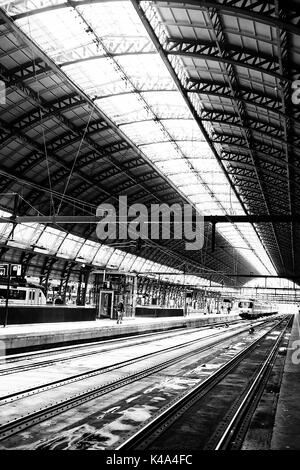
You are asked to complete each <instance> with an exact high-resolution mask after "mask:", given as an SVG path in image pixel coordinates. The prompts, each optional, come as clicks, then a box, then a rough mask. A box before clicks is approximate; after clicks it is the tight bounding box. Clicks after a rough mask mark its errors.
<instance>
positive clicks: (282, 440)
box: [271, 314, 300, 450]
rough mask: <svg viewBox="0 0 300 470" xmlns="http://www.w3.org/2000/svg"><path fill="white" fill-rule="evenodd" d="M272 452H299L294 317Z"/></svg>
mask: <svg viewBox="0 0 300 470" xmlns="http://www.w3.org/2000/svg"><path fill="white" fill-rule="evenodd" d="M271 449H272V450H300V318H299V314H296V315H295V318H294V322H293V327H292V330H291V336H290V340H289V346H288V351H287V356H286V361H285V365H284V372H283V377H282V383H281V388H280V393H279V399H278V404H277V410H276V416H275V424H274V429H273V435H272V441H271Z"/></svg>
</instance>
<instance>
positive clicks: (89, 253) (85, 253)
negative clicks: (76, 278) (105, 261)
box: [77, 240, 99, 263]
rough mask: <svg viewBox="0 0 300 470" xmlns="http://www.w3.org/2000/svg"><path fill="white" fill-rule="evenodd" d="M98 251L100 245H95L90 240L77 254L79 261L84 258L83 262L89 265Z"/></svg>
mask: <svg viewBox="0 0 300 470" xmlns="http://www.w3.org/2000/svg"><path fill="white" fill-rule="evenodd" d="M98 249H99V243H95V242H92V241H90V240H87V241H86V242H85V243H84V244H83V245H82V247H81V249H80V250H79V252H78V254H77V259H80V258H82V259H83V261H86V262H87V263H91V262H92V261H93V258H94V256H95V255H96V253H97V251H98Z"/></svg>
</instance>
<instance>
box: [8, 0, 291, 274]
mask: <svg viewBox="0 0 300 470" xmlns="http://www.w3.org/2000/svg"><path fill="white" fill-rule="evenodd" d="M299 20H300V11H299V2H294V1H284V2H281V1H279V0H274V1H269V2H265V1H264V2H263V1H259V0H258V1H256V2H253V1H251V0H248V1H247V0H245V1H241V0H236V1H233V0H230V1H229V0H217V1H204V0H203V1H201V0H199V1H192V0H190V1H189V2H186V3H184V4H183V3H180V2H177V3H176V2H172V1H171V2H170V1H169V2H165V1H154V2H144V1H143V2H137V1H135V0H133V1H120V2H118V1H97V0H94V1H93V0H90V1H86V0H78V1H76V0H75V1H74V0H72V1H67V2H66V1H63V0H43V1H42V0H32V1H26V2H24V1H19V0H15V1H11V2H8V1H7V2H6V1H2V2H1V11H0V63H1V68H0V79H1V80H2V82H4V84H5V88H6V99H5V102H3V103H2V104H1V105H0V106H1V117H0V129H1V136H0V155H1V160H0V175H1V179H0V192H1V207H2V209H3V211H5V213H7V214H11V213H16V210H17V212H18V214H19V215H36V214H43V215H53V214H56V215H58V214H59V215H82V214H92V213H95V210H96V208H97V206H98V205H99V204H100V203H102V202H111V203H116V201H117V200H118V197H119V195H127V196H128V203H129V204H132V203H134V202H142V203H144V204H145V205H146V206H147V207H149V206H150V204H153V203H163V202H165V203H169V204H172V203H175V202H178V203H180V204H183V203H187V202H188V203H189V204H191V205H192V206H193V208H194V210H195V211H199V212H201V213H202V214H204V216H211V215H213V216H226V217H227V219H228V222H226V223H219V224H217V229H216V240H215V249H214V251H212V250H211V241H212V240H211V238H212V236H213V234H212V232H213V231H212V225H211V223H209V222H206V224H205V244H204V248H203V249H202V250H200V251H199V252H196V253H195V252H192V251H190V252H189V251H186V250H185V249H184V242H183V241H181V240H172V239H171V240H162V241H159V242H157V243H153V242H150V241H149V242H148V243H146V244H145V246H144V247H143V248H142V251H141V253H140V254H139V256H141V257H143V258H145V259H149V260H151V261H152V262H155V263H158V264H159V265H163V266H167V267H170V268H171V269H177V268H178V269H182V267H183V266H184V269H185V270H187V271H188V272H196V273H198V274H199V275H201V276H202V277H206V278H207V277H209V278H210V279H213V280H214V281H216V282H221V281H224V282H225V283H229V282H230V279H231V278H230V274H234V273H240V274H250V273H251V274H253V276H254V275H256V274H260V275H262V274H265V275H276V273H278V274H279V275H280V276H286V277H290V278H292V277H295V276H298V275H299V274H300V271H299V250H298V244H299V228H298V224H297V215H298V216H299V214H298V205H299V200H298V199H299V197H298V192H297V188H298V184H299V181H300V180H299V168H298V167H299V163H298V161H299V155H298V154H299V137H300V128H299V125H300V117H299V111H300V108H299V105H298V104H297V102H296V103H295V102H293V99H292V96H293V91H294V90H293V86H294V85H295V81H296V80H297V79H298V77H299V73H300V70H299V64H300V59H299V57H300V56H299V54H300V38H299V34H300V28H299ZM298 180H299V181H298ZM14 194H19V195H20V198H19V200H18V204H17V209H16V204H15V197H14V196H13V195H14ZM259 215H260V216H261V215H263V216H266V220H268V222H258V223H255V222H253V216H259ZM235 216H244V217H245V219H244V220H245V221H244V223H237V222H233V220H234V217H235ZM248 216H251V217H252V219H250V218H249V219H247V217H248ZM281 216H282V217H283V219H282V221H281V219H280V217H281ZM272 217H274V220H273V219H272ZM276 217H277V219H276ZM278 217H279V218H278ZM284 217H285V219H284ZM287 217H288V218H289V219H287ZM254 220H255V219H254ZM24 227H25V229H26V228H27V230H28V231H27V235H26V236H27V237H28V234H29V233H30V229H32V227H30V226H29V225H28V224H27V225H26V224H25V225H24V224H23V233H24ZM19 229H20V230H19V233H21V232H22V230H21V229H22V227H19ZM1 230H2V232H1V233H3V235H2V238H1V243H2V244H3V246H11V242H10V241H9V240H10V234H11V231H12V230H10V227H9V224H8V225H7V227H6V228H5V225H4V224H3V227H2V228H1ZM55 230H57V231H59V232H60V233H63V232H64V231H69V232H70V235H67V238H66V243H65V245H66V246H67V247H71V245H72V244H71V239H72V237H73V238H74V237H75V239H74V240H75V241H74V240H73V242H74V244H76V243H77V242H78V240H79V238H78V239H76V237H80V243H81V245H84V244H86V245H88V244H92V243H99V240H97V237H96V234H95V227H94V226H90V225H88V226H86V225H82V224H76V223H70V224H66V225H64V226H63V227H58V226H48V227H44V226H41V225H37V226H36V227H35V228H34V231H33V234H32V240H33V239H35V238H36V236H37V235H38V234H39V237H38V238H37V240H40V241H41V239H42V241H43V245H45V244H47V242H46V241H47V240H48V242H49V243H48V245H47V247H46V248H47V249H48V250H49V253H48V254H53V252H55V254H57V252H58V253H59V249H60V248H58V251H57V250H56V248H55V246H56V245H55V244H54V245H53V246H50V245H51V243H50V240H51V239H52V238H53V237H52V238H51V236H50V232H51V231H52V232H53V231H55ZM25 232H26V230H25ZM16 234H17V230H16V228H15V230H14V236H16ZM26 236H25V235H24V240H25V238H26ZM29 238H30V237H29ZM54 238H55V237H54ZM29 241H31V239H30V240H29ZM40 241H38V243H40ZM69 241H70V243H69ZM22 243H23V242H22V240H21V242H20V241H19V245H20V246H19V248H22V246H25V245H26V243H27V245H26V248H27V249H30V248H31V249H32V250H33V251H34V250H36V249H38V247H37V246H36V241H33V242H32V243H29V244H28V241H26V242H25V241H24V245H22ZM53 243H54V242H53ZM78 243H79V242H78ZM62 246H64V245H62ZM78 246H79V245H78ZM101 246H102V245H101ZM43 247H44V246H43ZM44 248H45V247H44ZM99 249H100V245H99V246H98V250H99ZM101 249H102V250H103V251H105V249H106V250H108V248H101ZM113 249H115V250H120V251H121V252H122V253H124V256H123V255H121V256H123V257H124V259H125V257H126V256H127V255H126V253H129V255H131V256H136V253H135V251H134V248H133V247H132V246H131V245H130V244H128V246H126V244H123V246H119V247H115V248H113ZM55 250H56V251H55ZM75 251H76V250H75ZM75 251H72V250H71V248H70V250H69V254H68V255H66V254H64V256H66V257H67V258H70V259H73V258H72V256H73V255H74V253H75ZM78 254H79V251H76V257H77V258H78ZM117 254H118V251H117ZM116 258H118V257H117V256H116ZM74 259H75V258H74ZM118 259H119V258H118ZM102 263H103V264H105V259H104V258H103V260H102ZM120 263H121V262H120ZM120 263H119V266H120ZM117 264H118V263H117ZM243 282H244V281H243Z"/></svg>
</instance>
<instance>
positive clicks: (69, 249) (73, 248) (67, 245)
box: [57, 234, 83, 258]
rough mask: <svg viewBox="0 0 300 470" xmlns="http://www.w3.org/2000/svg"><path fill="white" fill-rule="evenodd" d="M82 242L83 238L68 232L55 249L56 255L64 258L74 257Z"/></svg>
mask: <svg viewBox="0 0 300 470" xmlns="http://www.w3.org/2000/svg"><path fill="white" fill-rule="evenodd" d="M82 243H83V239H81V238H79V237H76V236H75V235H71V234H68V235H67V237H66V238H65V239H64V241H63V243H62V244H61V246H60V247H59V249H58V250H57V256H62V257H64V258H75V257H76V256H77V253H78V252H79V250H80V248H81V246H82Z"/></svg>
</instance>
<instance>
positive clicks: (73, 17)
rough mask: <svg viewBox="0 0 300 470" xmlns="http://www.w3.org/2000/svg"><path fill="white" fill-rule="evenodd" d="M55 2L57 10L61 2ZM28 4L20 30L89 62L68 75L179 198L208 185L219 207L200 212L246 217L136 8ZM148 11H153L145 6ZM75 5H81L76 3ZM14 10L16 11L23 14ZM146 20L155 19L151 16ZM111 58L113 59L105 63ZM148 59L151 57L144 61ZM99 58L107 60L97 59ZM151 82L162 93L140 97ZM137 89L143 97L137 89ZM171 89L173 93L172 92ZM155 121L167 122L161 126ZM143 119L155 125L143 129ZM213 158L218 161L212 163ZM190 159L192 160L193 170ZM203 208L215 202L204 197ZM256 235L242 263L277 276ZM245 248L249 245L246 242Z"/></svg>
mask: <svg viewBox="0 0 300 470" xmlns="http://www.w3.org/2000/svg"><path fill="white" fill-rule="evenodd" d="M53 1H54V4H56V3H57V2H55V0H53ZM24 3H26V5H25V6H23V7H20V8H21V10H22V8H23V10H22V11H26V9H28V11H31V10H33V14H32V15H29V16H27V17H24V18H20V19H19V20H17V21H16V23H17V25H18V26H19V27H20V28H21V29H22V30H23V31H24V32H25V33H26V34H27V35H28V36H29V37H31V38H32V39H33V40H34V41H35V42H36V43H37V45H38V46H39V47H40V48H41V49H42V50H44V51H45V52H46V54H48V55H49V56H50V57H51V58H52V59H53V60H54V61H55V62H56V64H58V65H60V64H62V63H64V62H70V61H74V60H82V59H88V60H85V62H82V61H81V62H77V63H76V64H75V63H74V64H70V65H65V66H63V67H62V69H63V71H64V72H65V73H66V74H67V75H68V76H69V77H70V78H71V79H72V81H73V82H74V83H75V84H76V85H77V86H79V87H80V88H81V89H82V90H83V91H84V92H85V93H86V94H87V95H88V96H89V97H91V98H95V97H99V99H97V100H96V101H95V105H96V106H98V107H99V108H100V109H101V110H102V111H103V112H104V113H105V114H106V115H107V116H108V117H109V118H110V119H112V120H113V121H114V122H115V123H116V124H117V125H121V124H124V125H123V126H121V129H122V131H123V132H124V133H125V134H126V135H127V136H128V137H129V138H130V139H131V140H132V141H133V143H134V144H136V145H138V146H140V148H141V150H142V152H144V154H145V155H146V156H147V157H148V158H149V159H150V160H152V161H153V162H155V163H156V162H160V163H157V166H158V167H159V168H160V169H161V171H162V172H164V173H165V174H166V175H169V179H170V180H171V182H172V183H174V184H175V185H177V186H178V187H179V189H180V191H182V192H184V191H186V190H188V189H187V188H188V187H189V186H191V185H196V184H199V183H200V184H201V181H204V182H206V183H207V184H208V186H209V188H210V190H211V191H212V192H213V193H214V194H215V196H216V198H217V199H218V200H219V201H220V203H221V204H218V203H217V201H216V200H214V201H213V202H212V203H211V205H210V207H208V204H209V202H205V204H202V209H200V210H201V211H202V212H203V211H204V212H205V213H207V214H212V213H215V214H219V213H223V214H226V213H228V212H230V213H232V212H234V213H241V214H243V213H244V211H243V209H242V206H240V204H239V201H238V200H237V198H236V197H235V196H234V195H232V196H231V197H229V196H228V195H229V193H230V191H231V189H230V185H229V183H228V181H227V179H226V177H225V176H224V175H223V173H222V172H221V169H220V167H219V166H218V164H217V162H216V160H215V157H214V155H213V154H212V152H211V150H210V148H209V146H208V144H207V143H206V142H202V141H201V140H202V138H203V136H202V133H201V131H200V130H199V128H198V127H197V125H196V123H195V121H194V120H193V121H186V120H185V119H191V118H192V114H191V112H190V110H189V108H188V106H187V105H186V103H185V100H184V98H183V96H182V95H181V93H180V92H179V91H178V90H177V89H176V88H175V87H174V84H172V79H171V75H170V74H169V72H168V70H167V68H166V66H165V64H164V63H163V61H162V59H161V57H160V56H159V54H158V53H157V52H155V51H156V50H155V48H154V45H153V44H152V42H151V40H150V37H149V35H148V33H147V31H146V29H145V28H144V26H143V23H142V22H141V21H140V19H139V17H138V15H137V13H136V11H135V9H134V7H133V5H132V4H131V3H130V2H101V3H98V2H96V3H91V4H88V5H78V6H77V11H76V9H75V8H72V7H71V6H70V7H69V6H68V7H64V8H60V9H57V10H53V11H45V12H44V13H36V14H35V13H34V10H35V9H36V8H38V7H39V5H40V6H45V5H48V4H52V3H51V2H50V0H45V2H41V1H39V0H33V1H29V2H24ZM58 3H59V0H58ZM146 4H147V5H148V3H143V4H142V5H146ZM72 5H76V2H74V3H73V4H72ZM151 8H152V7H151ZM16 9H17V10H18V7H16ZM12 11H13V9H12V8H11V9H8V13H9V14H12ZM15 11H16V10H15ZM153 11H154V10H153ZM80 14H81V15H82V17H83V18H81V17H80ZM148 14H149V15H150V9H149V10H148V12H147V15H148ZM154 18H155V17H154V16H151V15H150V16H149V20H150V22H152V23H153V21H155V22H156V23H155V26H154V27H155V29H156V30H157V27H159V28H160V34H159V38H160V40H161V41H163V40H164V39H163V38H166V36H167V32H166V30H164V25H163V24H160V25H159V21H158V18H159V17H158V16H157V17H156V19H155V20H154ZM153 24H154V23H153ZM157 31H158V30H157ZM107 51H108V52H109V54H110V56H107V57H102V56H104V55H105V54H106V52H107ZM145 52H146V53H147V54H143V53H145ZM132 53H138V54H137V55H133V54H132ZM149 53H150V54H149ZM122 54H123V55H122ZM130 54H132V55H130ZM99 55H100V56H101V57H102V58H99ZM94 57H95V59H94ZM96 57H97V58H96ZM92 58H93V59H92ZM169 58H170V61H171V63H172V65H173V66H174V67H175V70H176V73H177V75H178V77H179V79H180V80H182V79H184V77H185V78H188V75H187V71H186V70H185V69H184V63H185V62H184V61H183V60H181V59H179V58H178V57H176V56H172V55H170V56H169ZM100 71H101V72H100ZM149 83H150V86H151V85H152V86H153V89H154V90H161V91H153V92H150V91H144V92H142V94H141V95H139V94H138V93H136V91H138V90H143V89H145V84H146V89H148V88H147V85H148V84H149ZM133 85H134V86H136V87H137V88H138V90H134V86H133ZM160 87H161V88H160ZM164 87H165V89H164ZM170 89H172V90H174V91H168V90H170ZM164 90H165V91H164ZM107 95H110V96H107ZM189 96H190V98H191V99H192V102H193V104H194V106H195V109H196V111H197V112H198V113H200V114H201V108H202V107H203V106H202V103H201V99H200V98H199V96H198V95H197V94H195V93H190V94H189ZM101 97H103V98H102V99H101ZM156 117H157V118H158V119H163V121H162V122H160V121H159V122H158V123H157V122H156V123H155V122H154V119H155V118H156ZM171 119H174V120H175V119H177V121H171ZM145 120H149V121H148V122H142V121H145ZM129 123H134V124H129ZM204 126H205V128H206V129H207V131H208V132H209V133H210V132H211V125H210V123H206V122H205V123H204ZM164 128H165V131H164ZM172 139H177V143H176V144H174V143H173V142H171V140H172ZM217 147H218V148H217V150H221V146H220V145H218V146H217ZM161 155H162V156H161ZM166 156H167V157H168V160H169V161H171V160H173V162H174V173H176V174H173V173H171V171H172V168H170V167H172V164H169V163H168V162H167V161H166ZM178 157H179V158H182V162H183V164H181V163H180V162H179V161H178ZM207 157H212V159H211V161H209V158H207ZM185 158H187V159H191V160H190V163H191V165H192V166H191V167H190V166H189V165H188V163H187V162H186V160H185ZM181 166H183V167H185V166H187V167H188V170H187V171H185V170H181V169H180V170H179V167H181ZM175 167H177V168H178V169H177V168H176V169H175ZM179 171H180V172H181V174H179V173H178V172H179ZM205 192H206V193H207V194H208V195H209V194H210V191H209V190H208V189H207V188H205V187H204V186H202V190H201V191H200V189H199V194H200V195H202V194H205ZM185 194H187V193H185ZM189 194H191V193H189ZM209 197H210V196H209ZM194 199H195V200H197V201H198V202H197V207H199V208H200V207H201V201H199V198H198V199H197V195H194ZM191 200H192V199H191ZM205 201H209V199H207V198H206V197H205ZM250 228H251V230H250V229H249V230H248V229H247V228H245V227H242V228H241V229H240V232H241V233H244V235H245V236H246V237H251V240H250V239H249V243H250V244H251V246H252V247H253V248H255V250H256V252H257V253H258V256H259V258H257V257H255V256H254V255H253V253H252V251H251V250H250V251H247V250H243V251H244V253H243V256H244V257H245V258H246V259H248V260H251V262H252V263H253V265H254V266H256V267H257V266H259V265H260V260H262V261H264V262H265V264H266V266H267V269H268V270H269V272H270V273H274V268H273V266H272V264H271V262H270V260H269V258H268V256H267V254H266V252H265V251H264V248H263V246H262V245H261V243H260V240H259V238H258V237H257V235H256V233H255V232H254V230H253V228H252V227H251V226H250ZM218 230H219V231H220V232H221V233H222V231H223V233H224V234H226V236H227V237H228V240H229V241H230V243H232V244H236V245H237V244H238V243H241V240H242V238H241V236H240V235H239V233H238V231H237V229H236V228H235V227H234V226H232V227H231V229H230V231H228V230H226V228H225V227H222V224H219V226H218ZM253 234H254V235H253ZM41 238H42V237H41ZM42 240H44V238H42ZM242 242H243V243H245V242H244V241H243V240H242ZM246 245H247V244H246ZM237 246H239V245H237ZM106 254H107V253H106ZM97 258H98V255H97ZM253 260H254V261H253ZM135 263H136V261H135ZM260 267H261V266H260ZM262 272H266V273H267V271H266V269H265V268H262Z"/></svg>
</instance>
